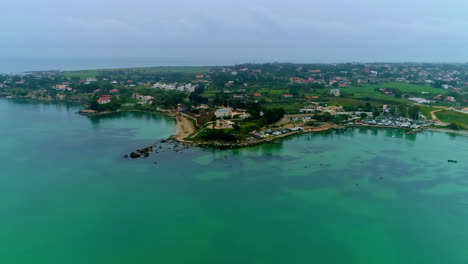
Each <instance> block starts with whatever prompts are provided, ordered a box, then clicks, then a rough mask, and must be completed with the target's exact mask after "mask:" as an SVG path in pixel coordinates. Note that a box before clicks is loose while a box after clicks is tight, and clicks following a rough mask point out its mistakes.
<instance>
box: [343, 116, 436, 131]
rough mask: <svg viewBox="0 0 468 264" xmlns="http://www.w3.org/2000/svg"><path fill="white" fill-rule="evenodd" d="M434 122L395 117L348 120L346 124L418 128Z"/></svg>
mask: <svg viewBox="0 0 468 264" xmlns="http://www.w3.org/2000/svg"><path fill="white" fill-rule="evenodd" d="M433 124H434V123H433V122H432V121H427V120H413V119H411V118H406V117H395V118H386V117H382V118H369V119H367V120H355V121H354V122H349V123H348V124H347V125H350V126H354V125H371V126H385V127H398V128H411V129H418V128H420V127H426V126H431V125H433Z"/></svg>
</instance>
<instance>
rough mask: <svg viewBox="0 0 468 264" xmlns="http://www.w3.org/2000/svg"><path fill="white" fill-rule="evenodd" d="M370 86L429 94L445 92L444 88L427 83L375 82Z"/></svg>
mask: <svg viewBox="0 0 468 264" xmlns="http://www.w3.org/2000/svg"><path fill="white" fill-rule="evenodd" d="M370 86H371V87H372V88H394V89H398V90H400V91H402V92H404V93H422V92H427V93H430V94H446V93H447V91H446V90H443V89H438V88H434V87H432V86H429V85H416V84H408V83H401V82H392V83H384V84H376V85H370Z"/></svg>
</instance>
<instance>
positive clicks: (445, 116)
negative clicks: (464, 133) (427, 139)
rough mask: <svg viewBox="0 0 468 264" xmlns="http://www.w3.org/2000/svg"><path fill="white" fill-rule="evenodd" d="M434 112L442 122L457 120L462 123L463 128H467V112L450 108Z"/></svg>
mask: <svg viewBox="0 0 468 264" xmlns="http://www.w3.org/2000/svg"><path fill="white" fill-rule="evenodd" d="M435 114H436V116H437V117H438V118H439V120H440V121H442V122H447V123H452V122H458V123H460V124H462V126H463V127H464V128H465V129H468V114H463V113H459V112H455V111H451V110H442V111H440V112H436V113H435Z"/></svg>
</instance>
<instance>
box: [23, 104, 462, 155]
mask: <svg viewBox="0 0 468 264" xmlns="http://www.w3.org/2000/svg"><path fill="white" fill-rule="evenodd" d="M16 98H17V99H26V100H28V99H29V100H35V101H41V102H47V103H51V102H52V103H54V102H57V103H59V102H62V103H63V102H64V103H77V102H73V101H63V100H52V101H50V100H41V99H40V98H31V97H16ZM118 112H143V113H159V114H164V115H166V116H169V117H172V118H174V120H175V121H176V132H175V133H174V134H173V135H171V136H170V137H169V138H168V139H167V140H173V141H176V142H178V143H181V144H185V145H190V146H198V147H204V148H215V149H235V148H243V147H251V146H256V145H260V144H264V143H270V142H274V141H276V140H280V139H283V138H287V137H290V136H294V135H298V134H306V133H314V132H323V131H328V130H334V129H346V128H359V127H367V128H372V127H375V128H393V129H403V130H406V131H407V133H408V134H416V133H419V132H422V131H424V130H429V131H436V132H444V133H453V134H459V135H465V136H468V130H452V129H446V128H437V127H425V128H423V129H420V130H416V131H415V130H411V129H408V128H401V127H392V126H378V125H345V126H342V125H335V124H332V123H325V124H324V125H321V126H318V127H307V128H306V129H304V130H302V131H292V132H290V133H286V134H282V135H278V136H274V137H268V138H263V139H255V140H249V141H242V142H221V141H191V140H187V137H189V136H190V135H193V134H194V133H196V132H197V131H198V128H197V127H196V126H198V124H197V123H196V120H194V119H193V118H192V117H190V116H189V115H187V114H184V113H180V112H177V111H175V110H166V109H160V108H158V109H156V110H154V111H148V110H137V109H126V110H121V109H119V110H116V111H104V112H96V111H93V110H91V111H86V110H85V109H82V110H80V111H78V112H76V113H77V114H80V115H84V116H100V115H107V114H112V113H118Z"/></svg>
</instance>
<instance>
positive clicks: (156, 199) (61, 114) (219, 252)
mask: <svg viewBox="0 0 468 264" xmlns="http://www.w3.org/2000/svg"><path fill="white" fill-rule="evenodd" d="M78 109H79V106H73V105H68V106H67V105H57V104H43V103H37V102H26V101H13V100H7V99H0V150H1V151H0V263H48V264H50V263H100V264H102V263H170V264H171V263H204V264H207V263H236V264H238V263H360V264H363V263H437V264H440V263H467V262H468V250H466V245H467V244H468V137H466V136H461V135H455V134H447V133H438V132H425V133H424V134H418V135H405V134H403V133H402V132H401V131H399V130H391V129H388V130H384V129H373V130H369V129H348V130H343V131H334V132H326V133H320V134H306V135H301V136H296V137H291V138H288V139H286V140H283V141H280V142H275V143H272V144H268V145H262V146H257V147H252V148H246V149H240V150H229V151H214V150H213V151H212V150H202V149H198V148H191V149H187V150H184V151H182V153H181V152H172V151H164V152H161V153H158V154H155V155H152V156H150V157H149V158H147V159H138V160H130V159H124V158H122V157H121V156H122V155H123V154H127V153H129V152H130V151H133V150H135V149H137V148H141V147H145V146H147V145H150V144H151V143H153V142H155V141H157V140H158V139H160V138H166V137H168V136H169V135H170V134H172V133H173V132H174V130H175V128H174V122H173V121H172V120H171V119H169V118H166V117H162V116H158V115H149V114H141V113H139V114H137V113H127V114H119V115H112V116H107V117H99V118H93V119H90V118H88V117H84V116H80V115H77V114H75V112H76V111H77V110H78ZM448 159H454V160H458V163H456V164H453V163H448V162H447V160H448ZM155 161H157V162H158V163H157V164H155V163H154V162H155Z"/></svg>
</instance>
